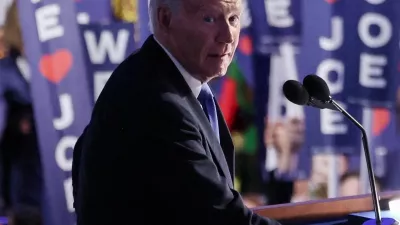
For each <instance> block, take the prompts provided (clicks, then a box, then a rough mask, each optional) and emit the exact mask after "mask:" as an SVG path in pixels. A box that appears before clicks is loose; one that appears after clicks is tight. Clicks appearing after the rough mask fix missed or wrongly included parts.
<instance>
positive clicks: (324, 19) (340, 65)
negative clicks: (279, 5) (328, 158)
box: [299, 1, 362, 154]
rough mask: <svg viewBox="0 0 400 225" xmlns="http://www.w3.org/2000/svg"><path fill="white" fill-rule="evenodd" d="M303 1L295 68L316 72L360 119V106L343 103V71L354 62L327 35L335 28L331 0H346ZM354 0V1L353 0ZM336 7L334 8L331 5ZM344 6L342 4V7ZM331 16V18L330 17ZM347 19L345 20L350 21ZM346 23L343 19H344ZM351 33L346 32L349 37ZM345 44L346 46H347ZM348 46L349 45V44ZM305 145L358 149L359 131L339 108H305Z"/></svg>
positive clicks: (324, 149) (319, 148)
mask: <svg viewBox="0 0 400 225" xmlns="http://www.w3.org/2000/svg"><path fill="white" fill-rule="evenodd" d="M334 2H335V1H331V2H327V1H304V2H303V4H304V6H303V10H304V11H303V15H304V16H303V43H302V47H301V50H300V64H299V72H300V74H302V76H303V77H304V76H306V75H308V74H317V75H319V76H320V77H322V78H323V79H324V80H325V81H326V82H327V84H328V86H329V88H330V91H331V96H332V97H333V98H334V99H335V100H337V101H338V102H340V104H342V106H344V107H345V108H346V109H347V110H348V111H349V113H350V114H351V115H353V116H354V117H355V118H356V119H357V120H359V121H362V110H361V108H360V107H358V106H352V105H349V104H344V103H345V100H346V97H347V96H348V94H349V92H351V91H346V90H348V89H346V88H345V86H346V85H345V83H346V82H349V79H346V77H347V76H352V74H348V73H346V71H347V70H345V68H346V69H348V68H350V67H351V66H354V65H351V64H349V65H347V64H346V65H344V62H346V63H347V59H348V58H347V55H348V52H349V51H348V48H346V46H344V45H341V46H336V45H338V44H337V43H333V42H332V41H330V39H329V38H328V37H329V35H330V33H331V29H335V26H336V25H335V23H336V22H335V23H332V24H331V21H332V20H333V21H336V20H335V15H336V13H337V11H338V10H332V8H333V7H334V6H333V5H332V4H344V3H345V2H348V1H338V2H336V3H334ZM355 2H356V1H355ZM334 9H336V8H334ZM345 9H347V8H343V10H345ZM332 18H333V19H332ZM350 22H351V21H349V23H350ZM346 23H347V21H346ZM350 37H352V35H350V34H349V39H350ZM347 47H348V46H347ZM350 49H351V48H350ZM306 114H307V119H306V127H307V135H306V136H307V145H308V146H309V148H310V150H311V151H312V152H313V153H318V152H334V153H346V154H351V153H359V152H360V143H361V136H360V131H359V130H358V129H357V127H356V126H354V125H353V124H352V123H351V122H350V121H349V120H348V119H347V118H345V117H344V116H343V115H342V114H341V113H340V112H337V111H332V110H327V109H324V110H319V109H314V108H309V107H307V108H306Z"/></svg>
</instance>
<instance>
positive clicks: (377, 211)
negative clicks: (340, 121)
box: [328, 97, 382, 225]
mask: <svg viewBox="0 0 400 225" xmlns="http://www.w3.org/2000/svg"><path fill="white" fill-rule="evenodd" d="M329 98H330V100H329V101H328V102H329V103H330V104H332V105H333V106H335V108H337V109H338V110H339V111H340V112H341V113H342V114H343V115H344V116H346V117H347V118H348V119H349V120H350V121H351V122H353V123H354V124H355V125H356V126H357V127H358V128H359V129H360V130H361V133H362V142H363V148H364V154H365V160H366V162H367V170H368V178H369V184H370V187H371V191H372V201H373V203H374V211H375V219H376V222H377V224H378V225H380V224H381V221H382V217H381V209H380V206H379V196H378V191H377V190H376V185H375V184H376V183H375V176H374V169H373V166H372V163H371V156H370V152H369V145H368V138H367V133H366V132H365V129H364V127H363V126H362V125H361V124H360V123H359V122H358V121H357V120H356V119H354V117H352V116H351V115H350V114H349V113H348V112H347V111H346V110H345V109H343V108H342V107H341V106H340V105H339V104H338V103H336V102H335V100H333V99H332V98H331V97H329Z"/></svg>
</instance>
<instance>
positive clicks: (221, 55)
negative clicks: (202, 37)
mask: <svg viewBox="0 0 400 225" xmlns="http://www.w3.org/2000/svg"><path fill="white" fill-rule="evenodd" d="M208 56H209V57H212V58H223V57H225V56H230V53H222V54H209V55H208Z"/></svg>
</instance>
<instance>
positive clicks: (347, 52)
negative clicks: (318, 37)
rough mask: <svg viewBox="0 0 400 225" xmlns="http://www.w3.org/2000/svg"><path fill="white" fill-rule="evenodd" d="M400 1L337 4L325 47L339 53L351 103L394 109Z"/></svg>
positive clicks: (343, 2) (338, 56) (339, 63)
mask: <svg viewBox="0 0 400 225" xmlns="http://www.w3.org/2000/svg"><path fill="white" fill-rule="evenodd" d="M399 10H400V2H399V1H397V0H380V1H376V0H375V1H373V0H359V1H337V2H336V3H335V4H334V13H333V15H332V18H331V20H330V21H329V24H331V27H332V29H331V35H330V36H327V38H326V39H325V40H324V44H325V47H327V48H331V50H335V51H337V52H338V55H337V64H338V66H339V65H342V66H343V68H344V71H343V73H344V74H346V76H345V79H346V82H345V83H344V89H345V90H348V91H347V92H346V93H345V94H346V100H347V102H351V103H356V104H362V105H364V106H368V107H392V106H393V103H394V102H395V101H394V100H395V99H394V98H395V96H396V94H395V93H396V89H397V85H396V84H397V82H396V77H398V72H399V59H400V58H399V55H400V52H399V33H398V32H397V27H398V25H399V24H400V16H399V13H398V12H399Z"/></svg>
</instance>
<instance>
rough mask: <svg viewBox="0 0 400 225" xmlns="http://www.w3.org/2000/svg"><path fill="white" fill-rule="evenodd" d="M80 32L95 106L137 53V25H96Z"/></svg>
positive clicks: (81, 26) (83, 27) (117, 23)
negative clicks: (121, 66)
mask: <svg viewBox="0 0 400 225" xmlns="http://www.w3.org/2000/svg"><path fill="white" fill-rule="evenodd" d="M80 29H81V34H82V41H83V47H84V49H85V50H86V51H85V52H84V54H85V59H86V69H87V79H88V80H89V83H88V84H89V86H88V87H89V90H91V93H92V94H91V96H93V98H92V99H93V104H94V102H95V101H96V100H97V98H98V97H99V95H100V93H101V91H102V90H103V87H104V85H105V84H106V82H107V80H108V78H109V77H110V76H111V73H112V72H113V71H114V69H115V68H116V67H117V66H118V65H119V64H120V63H121V62H122V61H123V60H124V59H125V58H127V57H128V56H129V55H130V54H132V52H133V51H134V50H135V40H134V25H133V24H132V23H122V22H115V23H111V24H100V23H96V24H88V25H80Z"/></svg>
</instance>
